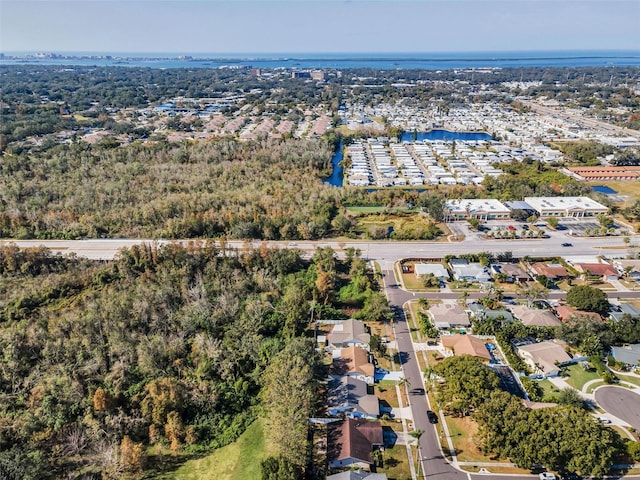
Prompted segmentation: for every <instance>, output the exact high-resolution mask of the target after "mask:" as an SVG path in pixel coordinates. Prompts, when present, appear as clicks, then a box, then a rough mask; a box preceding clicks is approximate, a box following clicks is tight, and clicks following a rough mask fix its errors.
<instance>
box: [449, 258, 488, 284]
mask: <svg viewBox="0 0 640 480" xmlns="http://www.w3.org/2000/svg"><path fill="white" fill-rule="evenodd" d="M449 265H450V266H451V269H452V271H453V278H455V279H456V280H466V281H469V282H489V281H490V280H491V275H489V272H487V269H486V268H485V267H483V266H482V265H480V264H479V263H469V262H468V261H467V260H465V259H463V258H453V259H451V260H450V261H449Z"/></svg>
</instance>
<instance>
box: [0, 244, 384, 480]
mask: <svg viewBox="0 0 640 480" xmlns="http://www.w3.org/2000/svg"><path fill="white" fill-rule="evenodd" d="M231 253H233V254H231ZM362 263H363V262H362V261H361V259H360V257H359V254H358V252H351V255H350V256H349V259H348V260H347V261H346V262H340V261H338V260H336V259H335V255H334V252H333V251H332V250H331V249H324V250H321V251H318V253H317V254H316V256H315V257H314V259H313V260H312V261H311V262H308V261H307V262H304V261H302V260H301V258H300V257H299V256H298V253H297V252H294V251H290V250H273V251H272V250H266V249H261V250H259V251H248V252H243V253H239V254H235V252H229V253H228V254H225V252H223V251H220V250H218V249H217V248H216V247H215V246H213V245H212V244H209V243H206V242H199V243H197V244H192V245H189V246H187V247H186V248H182V247H179V246H175V245H168V246H165V247H160V248H158V247H154V246H151V245H144V246H140V247H134V248H132V249H131V250H124V251H122V252H121V253H120V255H119V258H118V259H117V260H115V261H113V262H106V263H105V262H94V261H89V260H84V259H78V258H63V257H59V256H56V255H52V254H51V253H50V252H49V251H47V250H46V249H34V250H20V249H18V248H17V247H15V246H4V247H1V248H0V358H1V360H0V365H2V367H1V368H0V477H2V478H3V479H7V480H24V479H42V478H60V477H62V476H65V478H66V476H67V475H79V474H80V472H82V473H83V475H85V476H84V477H82V478H87V479H89V478H96V479H97V478H121V477H122V476H123V475H129V476H131V477H138V476H140V475H142V474H143V473H144V474H145V475H147V474H148V473H149V472H154V471H157V469H158V468H161V465H162V462H161V460H162V458H163V455H170V454H171V453H176V452H186V453H187V455H186V456H185V457H184V458H185V459H186V458H188V457H189V455H197V454H201V453H203V452H206V451H209V450H210V449H212V448H217V447H220V446H222V445H226V444H228V443H230V442H232V441H234V440H235V439H236V438H237V437H238V435H240V434H241V433H242V432H243V431H244V430H245V428H246V426H247V425H248V424H249V423H251V422H252V421H253V420H254V419H255V418H256V415H258V414H259V412H260V411H264V412H266V414H267V418H268V423H269V424H270V425H271V426H270V428H269V433H268V435H269V441H270V442H272V443H273V444H274V445H275V448H274V451H275V452H276V456H275V457H274V461H276V462H278V458H282V457H284V458H285V460H286V462H287V465H290V466H292V468H293V469H294V470H295V471H298V472H301V471H302V470H303V469H304V467H305V465H306V452H307V450H306V449H305V448H304V445H305V444H306V438H307V434H306V432H307V428H308V426H307V423H308V422H307V421H306V419H307V417H309V416H310V415H311V413H312V412H315V409H316V408H317V406H318V402H319V401H321V400H320V398H321V397H320V396H319V395H318V386H319V384H318V380H319V379H320V377H321V374H322V373H323V371H322V370H321V369H320V359H319V358H318V357H317V355H316V353H315V350H314V344H313V340H312V335H311V338H308V335H309V332H311V333H312V330H311V331H309V330H308V329H307V327H308V325H309V320H310V312H311V310H312V309H313V311H314V315H315V316H316V318H318V317H322V316H328V317H330V318H345V315H344V314H343V313H342V309H343V308H345V307H347V306H348V308H350V309H353V305H354V301H352V299H351V297H350V296H349V295H348V294H346V293H343V295H342V300H340V299H338V295H337V294H336V292H337V291H338V290H340V289H346V291H350V292H352V293H353V294H354V295H355V294H361V293H364V294H365V295H364V297H363V298H362V299H360V300H355V304H359V305H360V306H361V307H362V312H363V315H367V316H368V318H374V319H378V320H379V319H381V318H384V316H385V315H388V307H386V302H384V303H380V302H379V297H381V295H380V294H379V293H378V292H375V291H374V290H375V289H376V285H375V283H374V281H373V278H371V277H370V276H369V275H370V274H369V273H367V272H366V269H365V270H363V269H362ZM350 272H352V273H350ZM352 283H356V285H352ZM367 292H369V293H367ZM383 298H384V297H383ZM276 400H277V401H276ZM292 412H294V413H295V415H292ZM291 442H294V443H295V446H296V448H293V445H294V444H292V443H291ZM278 455H280V457H278ZM70 478H71V477H70ZM73 478H79V477H73Z"/></svg>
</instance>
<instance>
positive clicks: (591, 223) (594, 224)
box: [557, 219, 622, 237]
mask: <svg viewBox="0 0 640 480" xmlns="http://www.w3.org/2000/svg"><path fill="white" fill-rule="evenodd" d="M611 228H613V229H614V230H615V233H614V235H620V234H621V233H622V232H621V231H620V225H617V224H615V223H614V224H613V226H612V227H611ZM557 230H559V231H561V232H563V233H567V234H569V235H573V236H576V237H585V236H589V234H593V232H596V231H597V232H600V231H601V230H602V225H600V223H599V222H598V221H597V220H567V219H565V220H562V222H561V223H560V224H559V225H558V228H557Z"/></svg>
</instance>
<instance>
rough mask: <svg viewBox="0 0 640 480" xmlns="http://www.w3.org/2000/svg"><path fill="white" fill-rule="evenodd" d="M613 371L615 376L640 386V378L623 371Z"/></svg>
mask: <svg viewBox="0 0 640 480" xmlns="http://www.w3.org/2000/svg"><path fill="white" fill-rule="evenodd" d="M614 373H615V374H616V377H618V378H619V379H620V380H622V381H624V382H629V383H633V384H634V385H637V386H638V387H640V378H638V377H634V376H632V375H625V374H624V373H619V372H614Z"/></svg>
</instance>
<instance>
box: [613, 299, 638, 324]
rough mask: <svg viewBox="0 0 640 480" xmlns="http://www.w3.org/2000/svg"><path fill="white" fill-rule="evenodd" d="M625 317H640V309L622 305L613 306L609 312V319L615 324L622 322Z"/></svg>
mask: <svg viewBox="0 0 640 480" xmlns="http://www.w3.org/2000/svg"><path fill="white" fill-rule="evenodd" d="M625 315H629V316H631V317H634V318H637V317H640V309H638V308H637V307H635V306H633V305H631V304H630V303H621V304H620V305H613V306H612V307H611V311H610V312H609V318H610V319H611V320H613V321H615V322H618V321H620V320H622V317H624V316H625Z"/></svg>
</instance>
